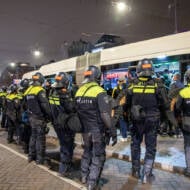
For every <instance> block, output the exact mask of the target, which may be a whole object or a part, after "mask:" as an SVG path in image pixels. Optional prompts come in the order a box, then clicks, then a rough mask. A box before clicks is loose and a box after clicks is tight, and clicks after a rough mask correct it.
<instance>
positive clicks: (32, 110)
mask: <svg viewBox="0 0 190 190" xmlns="http://www.w3.org/2000/svg"><path fill="white" fill-rule="evenodd" d="M41 91H44V92H45V90H44V89H43V88H42V87H41V86H30V87H29V88H28V89H27V90H26V92H25V93H24V96H25V97H26V101H27V111H28V114H29V115H32V116H36V117H37V118H43V116H44V114H43V112H42V110H41V107H40V104H39V102H38V94H39V93H40V92H41Z"/></svg>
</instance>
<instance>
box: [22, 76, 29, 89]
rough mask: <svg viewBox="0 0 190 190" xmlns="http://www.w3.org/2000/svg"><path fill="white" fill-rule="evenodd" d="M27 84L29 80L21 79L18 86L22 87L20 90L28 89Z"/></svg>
mask: <svg viewBox="0 0 190 190" xmlns="http://www.w3.org/2000/svg"><path fill="white" fill-rule="evenodd" d="M29 83H30V80H29V79H27V78H25V79H22V80H21V81H20V86H21V87H22V88H25V89H26V88H28V87H29Z"/></svg>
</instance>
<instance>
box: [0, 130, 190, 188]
mask: <svg viewBox="0 0 190 190" xmlns="http://www.w3.org/2000/svg"><path fill="white" fill-rule="evenodd" d="M50 139H51V138H50ZM48 141H49V138H48ZM50 142H51V141H50ZM50 142H48V143H47V145H48V149H49V148H50V149H52V148H53V149H54V148H56V147H54V146H52V145H51V143H50ZM49 145H51V146H49ZM56 149H57V148H56ZM75 149H76V150H75V152H77V153H78V156H79V157H80V156H81V152H82V149H81V148H80V147H79V146H77V147H76V148H75ZM18 152H20V153H18ZM21 152H23V150H22V149H21V147H20V146H18V145H16V144H7V143H6V132H0V155H1V156H0V190H9V189H12V190H15V189H16V190H31V189H32V190H33V189H34V190H36V189H37V190H43V189H44V190H45V189H46V190H54V189H56V190H75V189H76V190H77V189H85V188H82V185H80V182H79V175H78V174H79V173H80V160H78V161H77V160H75V163H77V162H78V167H75V169H74V173H73V176H72V180H70V179H65V178H64V179H61V178H59V177H57V172H54V173H55V174H54V175H52V174H51V172H53V171H52V170H48V169H47V168H46V169H44V167H41V166H40V167H39V166H37V165H36V164H35V163H34V162H32V163H30V164H28V163H27V161H26V156H25V155H23V154H21ZM58 153H59V152H58ZM18 154H19V155H18ZM75 155H76V154H75ZM24 157H25V158H24ZM55 171H57V169H56V170H55ZM153 173H154V174H155V176H156V179H155V181H153V182H152V184H145V185H142V184H141V182H140V180H136V179H134V178H133V177H131V163H130V162H127V161H122V160H119V159H115V158H109V157H108V158H107V160H106V162H105V165H104V169H103V173H102V178H101V182H102V185H103V186H102V188H101V190H189V189H190V179H189V178H187V177H185V176H183V175H181V174H175V173H171V172H167V171H162V170H158V169H155V170H154V171H153ZM69 181H70V182H69ZM69 183H70V184H78V185H79V186H78V187H79V188H77V186H76V185H74V186H73V185H70V184H69ZM80 187H81V188H80Z"/></svg>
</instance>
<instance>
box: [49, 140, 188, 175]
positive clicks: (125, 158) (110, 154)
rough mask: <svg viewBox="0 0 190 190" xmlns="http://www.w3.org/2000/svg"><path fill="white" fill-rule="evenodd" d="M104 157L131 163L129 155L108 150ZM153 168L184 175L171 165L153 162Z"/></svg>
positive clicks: (78, 145) (181, 170)
mask: <svg viewBox="0 0 190 190" xmlns="http://www.w3.org/2000/svg"><path fill="white" fill-rule="evenodd" d="M49 137H50V138H55V139H56V137H53V136H49ZM75 144H76V148H77V147H78V148H80V149H83V146H82V143H81V142H77V141H75ZM106 156H107V157H111V158H115V159H119V160H123V161H127V162H131V157H130V156H129V155H125V154H121V153H118V152H113V151H111V150H108V149H106ZM143 163H144V159H142V160H141V164H143ZM154 168H156V169H160V170H163V171H167V172H171V173H179V174H184V169H185V168H184V167H180V166H172V165H169V164H164V163H160V162H154Z"/></svg>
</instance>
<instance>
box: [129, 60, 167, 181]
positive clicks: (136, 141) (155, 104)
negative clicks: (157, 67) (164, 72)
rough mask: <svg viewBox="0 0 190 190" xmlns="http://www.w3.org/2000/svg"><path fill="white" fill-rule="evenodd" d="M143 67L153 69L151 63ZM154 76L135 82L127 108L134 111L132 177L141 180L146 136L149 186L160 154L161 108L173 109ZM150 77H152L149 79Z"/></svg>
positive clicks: (140, 78)
mask: <svg viewBox="0 0 190 190" xmlns="http://www.w3.org/2000/svg"><path fill="white" fill-rule="evenodd" d="M142 63H145V64H148V66H150V67H151V65H150V64H149V60H147V59H145V60H143V62H139V65H140V64H142ZM140 66H141V65H140ZM146 67H147V66H145V68H146ZM150 69H152V68H150ZM150 71H151V70H150ZM151 73H152V71H151V72H149V70H148V72H147V71H145V72H144V73H143V74H144V75H145V77H143V76H140V77H138V78H137V79H134V80H133V81H131V85H130V86H129V88H128V92H127V100H128V101H127V104H128V107H129V108H130V109H131V110H130V111H131V119H132V123H133V126H132V128H131V137H132V139H131V140H132V141H131V157H132V175H133V176H134V177H137V178H139V177H140V155H141V148H140V146H141V143H142V140H143V136H144V137H145V146H146V152H145V158H144V168H143V172H142V182H143V183H146V182H147V181H146V180H147V178H149V177H151V176H152V168H153V164H154V159H155V154H156V141H157V128H158V126H159V119H160V110H159V108H160V106H165V108H166V107H167V109H168V108H169V102H168V101H167V94H166V90H165V88H164V85H163V84H162V83H160V81H158V80H155V79H152V78H151ZM146 74H147V75H148V77H146Z"/></svg>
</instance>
